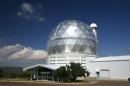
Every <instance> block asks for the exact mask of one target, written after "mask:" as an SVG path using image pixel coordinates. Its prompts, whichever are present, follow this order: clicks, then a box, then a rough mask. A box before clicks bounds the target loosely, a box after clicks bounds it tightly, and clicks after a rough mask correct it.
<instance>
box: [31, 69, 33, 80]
mask: <svg viewBox="0 0 130 86" xmlns="http://www.w3.org/2000/svg"><path fill="white" fill-rule="evenodd" d="M32 74H33V71H31V80H32V77H33V76H32Z"/></svg>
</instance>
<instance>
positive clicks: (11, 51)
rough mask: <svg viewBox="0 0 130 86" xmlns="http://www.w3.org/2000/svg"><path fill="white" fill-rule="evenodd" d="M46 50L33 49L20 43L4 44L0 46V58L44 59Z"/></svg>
mask: <svg viewBox="0 0 130 86" xmlns="http://www.w3.org/2000/svg"><path fill="white" fill-rule="evenodd" d="M46 57H47V52H46V51H44V50H35V49H32V48H31V47H26V46H22V45H20V44H16V45H10V46H4V47H2V48H0V59H1V60H2V59H8V60H17V59H21V60H24V59H25V60H26V59H44V58H46Z"/></svg>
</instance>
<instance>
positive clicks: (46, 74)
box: [23, 20, 130, 80]
mask: <svg viewBox="0 0 130 86" xmlns="http://www.w3.org/2000/svg"><path fill="white" fill-rule="evenodd" d="M96 29H97V25H96V24H95V23H92V24H91V25H90V26H89V25H87V24H86V23H84V22H81V21H78V20H65V21H63V22H61V23H59V25H57V27H56V28H55V29H53V31H52V32H51V34H50V36H49V38H48V41H47V52H48V57H47V59H46V63H45V64H37V65H33V66H30V67H26V68H24V69H23V70H24V71H31V75H32V76H31V79H37V80H41V79H46V80H51V79H52V71H53V70H55V69H57V68H59V67H60V66H65V65H66V64H69V63H70V62H75V63H81V64H82V66H83V67H84V68H87V70H88V71H89V72H91V73H90V77H98V78H100V77H101V78H102V77H103V78H104V77H105V78H113V79H128V78H130V55H126V56H111V57H97V54H96V52H97V51H96V50H97V44H98V40H97V31H96ZM106 46H107V45H106Z"/></svg>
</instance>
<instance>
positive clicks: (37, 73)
mask: <svg viewBox="0 0 130 86" xmlns="http://www.w3.org/2000/svg"><path fill="white" fill-rule="evenodd" d="M36 72H37V74H36V75H37V80H38V69H37V70H36Z"/></svg>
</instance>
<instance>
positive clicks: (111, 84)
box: [0, 80, 130, 86]
mask: <svg viewBox="0 0 130 86" xmlns="http://www.w3.org/2000/svg"><path fill="white" fill-rule="evenodd" d="M0 86H130V82H128V81H123V80H97V81H94V82H92V83H89V84H88V83H87V84H83V83H81V84H80V83H78V84H70V83H69V84H56V83H27V82H0Z"/></svg>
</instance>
